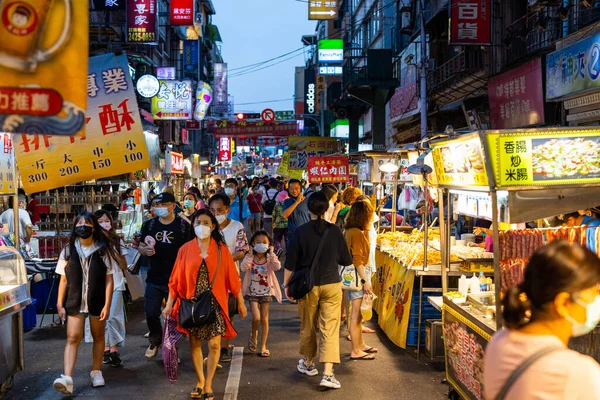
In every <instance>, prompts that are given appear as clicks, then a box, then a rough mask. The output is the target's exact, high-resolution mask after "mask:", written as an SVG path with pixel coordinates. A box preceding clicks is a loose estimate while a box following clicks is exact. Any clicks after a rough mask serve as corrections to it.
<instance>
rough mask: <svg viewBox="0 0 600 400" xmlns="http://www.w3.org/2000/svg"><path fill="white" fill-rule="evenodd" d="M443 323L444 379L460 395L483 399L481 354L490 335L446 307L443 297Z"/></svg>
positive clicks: (477, 399) (482, 354) (465, 397)
mask: <svg viewBox="0 0 600 400" xmlns="http://www.w3.org/2000/svg"><path fill="white" fill-rule="evenodd" d="M443 324H444V326H443V332H444V349H445V357H446V377H447V379H448V381H450V382H452V386H454V387H455V388H457V389H458V392H459V393H460V394H461V397H462V398H464V399H476V400H483V398H484V397H483V394H484V390H483V357H484V354H485V347H486V345H487V343H488V342H489V340H490V339H491V336H490V335H489V334H487V332H484V331H482V330H481V329H480V328H479V327H477V326H476V325H475V324H473V323H472V322H470V321H468V320H466V319H465V318H464V317H463V316H462V315H461V314H459V313H457V312H456V311H454V309H452V308H449V307H448V306H446V300H444V321H443ZM482 334H483V336H482Z"/></svg>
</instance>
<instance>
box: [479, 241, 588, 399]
mask: <svg viewBox="0 0 600 400" xmlns="http://www.w3.org/2000/svg"><path fill="white" fill-rule="evenodd" d="M599 285H600V259H599V258H598V256H596V255H595V254H594V253H592V252H591V251H590V250H588V249H586V248H584V247H581V246H579V245H577V244H574V245H571V244H569V243H568V242H565V241H557V242H552V243H550V244H548V245H546V246H544V247H542V248H540V249H539V250H538V251H536V252H535V253H534V254H533V256H532V257H531V259H530V261H529V264H528V265H527V267H526V268H525V279H524V281H523V282H522V283H520V284H519V285H515V286H513V287H511V288H510V289H509V290H508V292H507V293H506V295H505V297H504V299H503V301H502V305H503V306H504V309H503V317H504V323H505V325H506V329H502V330H500V331H499V332H498V333H496V334H495V335H494V337H493V338H492V340H491V341H490V343H489V344H488V346H487V348H486V354H485V361H484V377H483V378H484V379H483V380H484V389H485V398H486V399H490V400H501V399H523V400H526V399H547V400H551V399H600V366H599V365H598V363H597V362H596V361H595V360H594V359H593V358H591V357H588V356H584V355H581V354H579V353H577V352H576V351H573V350H569V349H568V348H567V345H568V343H569V340H570V339H571V338H572V337H576V336H583V335H586V334H588V333H589V332H591V331H593V330H594V329H595V328H596V326H597V325H598V322H599V321H600V294H599V293H600V292H599V290H600V286H599ZM517 370H519V373H516V372H515V371H517Z"/></svg>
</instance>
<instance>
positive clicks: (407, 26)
mask: <svg viewBox="0 0 600 400" xmlns="http://www.w3.org/2000/svg"><path fill="white" fill-rule="evenodd" d="M412 31H413V13H412V11H411V10H410V9H409V10H408V11H402V14H401V15H400V32H402V33H407V34H410V33H412Z"/></svg>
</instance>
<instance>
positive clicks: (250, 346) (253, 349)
mask: <svg viewBox="0 0 600 400" xmlns="http://www.w3.org/2000/svg"><path fill="white" fill-rule="evenodd" d="M257 346H258V339H256V340H252V337H250V339H248V350H249V351H250V353H256V347H257Z"/></svg>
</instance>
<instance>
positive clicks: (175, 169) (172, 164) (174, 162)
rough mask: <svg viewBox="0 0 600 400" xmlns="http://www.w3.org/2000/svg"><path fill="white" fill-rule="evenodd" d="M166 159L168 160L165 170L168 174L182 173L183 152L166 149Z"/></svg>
mask: <svg viewBox="0 0 600 400" xmlns="http://www.w3.org/2000/svg"><path fill="white" fill-rule="evenodd" d="M166 159H167V160H168V165H167V171H169V173H170V174H178V175H181V174H183V154H181V153H176V152H174V151H168V152H167V157H166Z"/></svg>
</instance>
